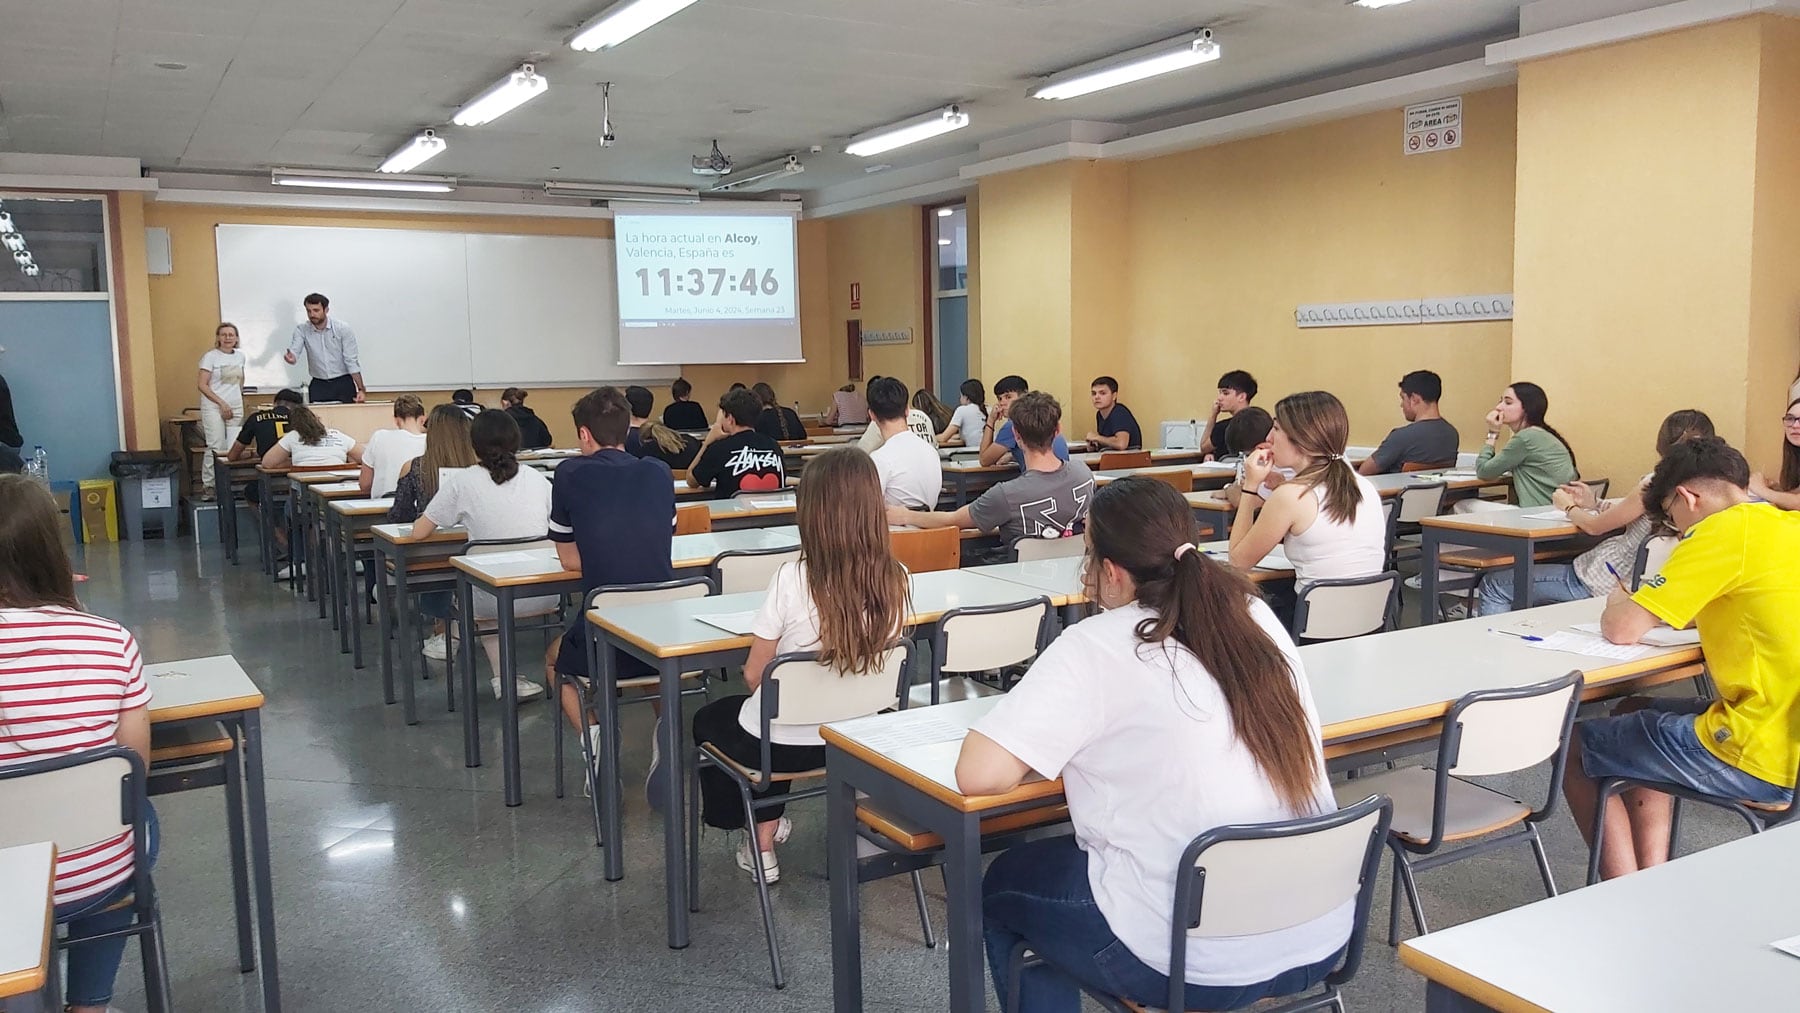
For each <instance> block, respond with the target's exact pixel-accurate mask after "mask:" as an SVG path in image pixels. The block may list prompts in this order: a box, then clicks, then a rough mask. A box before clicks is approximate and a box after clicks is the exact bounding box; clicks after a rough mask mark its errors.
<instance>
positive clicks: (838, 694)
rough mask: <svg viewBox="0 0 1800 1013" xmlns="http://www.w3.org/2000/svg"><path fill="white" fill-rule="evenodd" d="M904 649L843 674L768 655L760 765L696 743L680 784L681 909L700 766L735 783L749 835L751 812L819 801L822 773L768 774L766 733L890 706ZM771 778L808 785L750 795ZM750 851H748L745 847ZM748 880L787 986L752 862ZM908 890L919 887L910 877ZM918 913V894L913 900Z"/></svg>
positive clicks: (810, 661) (694, 851)
mask: <svg viewBox="0 0 1800 1013" xmlns="http://www.w3.org/2000/svg"><path fill="white" fill-rule="evenodd" d="M911 662H912V644H911V643H910V642H908V641H905V640H902V641H900V642H899V643H897V644H896V645H895V646H893V647H892V648H890V649H889V650H888V652H887V655H886V656H885V657H883V658H882V660H881V664H880V665H879V666H878V667H876V668H875V669H873V670H871V671H869V672H866V673H864V674H862V675H846V674H843V673H841V672H839V671H838V670H837V669H835V668H829V667H827V666H825V665H821V664H820V663H819V660H818V655H817V654H816V653H810V652H808V653H797V654H795V653H790V654H780V655H776V656H775V658H774V660H772V661H770V662H769V667H768V669H767V670H766V671H765V672H764V673H763V679H762V685H761V689H762V693H761V697H760V699H761V703H762V714H761V717H760V718H759V723H760V736H759V737H760V738H761V740H762V756H761V762H759V763H758V764H757V765H756V766H754V767H752V766H750V765H748V764H744V763H739V762H738V761H736V760H733V759H732V758H731V757H729V756H726V755H725V753H724V752H723V751H721V750H720V749H719V748H718V747H717V746H714V745H713V744H712V743H710V742H699V743H696V744H695V746H696V749H695V761H696V762H695V764H694V766H693V768H692V773H691V774H690V777H692V778H693V780H692V781H690V783H689V784H688V835H689V836H688V909H689V910H690V911H699V910H700V785H699V784H698V779H699V777H700V771H701V769H703V768H706V767H711V768H713V769H715V770H718V771H719V772H721V773H723V774H724V775H725V776H726V777H729V778H731V780H732V782H733V783H735V784H736V785H737V789H738V797H739V798H740V799H741V800H742V801H743V803H744V826H745V830H746V832H747V833H754V830H753V829H751V828H754V827H755V826H756V822H757V820H756V814H757V812H758V811H759V810H762V809H767V808H770V807H772V806H777V805H791V804H792V803H794V802H799V801H804V800H806V799H811V798H820V797H823V796H824V794H825V783H824V777H825V768H824V767H823V766H820V767H815V768H813V769H811V770H801V771H775V770H772V769H770V768H771V766H772V761H771V760H770V757H769V742H770V740H769V733H770V729H771V728H772V727H773V726H775V725H821V724H828V723H830V722H832V721H845V720H848V719H850V718H858V717H863V716H864V715H868V714H875V713H878V712H880V711H884V710H888V709H890V708H893V707H897V706H899V704H900V701H901V700H902V699H904V697H905V694H906V681H907V678H908V676H909V674H910V672H911ZM776 781H784V782H787V783H789V784H796V783H798V782H803V781H804V782H811V783H810V784H808V785H807V786H806V787H804V788H799V789H798V790H790V791H789V793H788V794H786V795H777V796H771V797H769V798H757V797H756V796H754V795H753V794H751V792H752V791H753V790H754V789H756V788H760V787H762V786H764V785H768V784H771V783H773V782H776ZM751 850H752V851H754V850H755V846H754V845H752V847H751ZM750 866H751V871H752V873H753V875H754V877H755V879H756V897H757V901H758V902H759V903H760V904H761V905H762V919H763V934H764V936H765V937H766V939H767V941H768V945H769V969H770V971H771V972H772V974H773V976H774V979H775V987H776V988H782V987H783V986H785V985H786V984H787V979H786V977H785V976H784V975H783V974H782V970H781V949H780V945H779V944H778V943H777V942H776V940H775V912H774V909H773V908H772V907H771V906H770V904H769V884H768V882H767V881H766V880H764V879H763V868H762V862H760V861H752V862H751V863H750ZM913 885H914V889H915V890H916V891H917V890H920V887H919V884H918V880H917V878H915V879H914V881H913ZM919 903H920V910H921V913H922V912H923V910H924V906H923V905H924V901H923V896H922V891H921V892H920V896H919Z"/></svg>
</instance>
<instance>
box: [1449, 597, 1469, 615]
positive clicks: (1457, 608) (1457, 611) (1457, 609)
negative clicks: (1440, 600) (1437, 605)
mask: <svg viewBox="0 0 1800 1013" xmlns="http://www.w3.org/2000/svg"><path fill="white" fill-rule="evenodd" d="M1444 618H1445V619H1467V618H1469V605H1468V603H1467V602H1460V601H1459V602H1457V603H1456V604H1454V605H1452V606H1450V607H1449V608H1447V609H1445V610H1444Z"/></svg>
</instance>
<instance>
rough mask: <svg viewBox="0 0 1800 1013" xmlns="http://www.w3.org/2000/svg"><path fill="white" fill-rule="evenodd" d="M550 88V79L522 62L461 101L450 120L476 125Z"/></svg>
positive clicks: (492, 119)
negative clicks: (516, 67) (480, 90)
mask: <svg viewBox="0 0 1800 1013" xmlns="http://www.w3.org/2000/svg"><path fill="white" fill-rule="evenodd" d="M549 90H550V82H549V81H546V80H544V79H543V78H542V77H541V76H539V74H538V72H537V68H536V67H534V66H532V65H531V64H529V63H522V64H520V65H519V69H518V70H515V71H513V72H512V73H510V74H508V75H506V76H505V77H503V78H501V79H500V80H498V81H495V82H494V83H493V84H492V85H490V86H489V87H488V90H487V91H484V92H482V93H481V94H479V95H477V96H475V97H474V98H472V99H470V100H469V101H468V102H466V103H464V104H463V107H462V108H461V109H458V110H457V111H456V115H455V116H452V117H450V122H452V123H454V124H456V125H457V126H459V127H479V126H481V125H482V124H483V123H492V122H494V121H495V120H497V119H499V118H500V117H502V116H505V115H506V114H507V113H510V112H512V111H513V110H514V109H517V108H519V107H520V106H522V105H524V104H525V103H527V102H529V101H531V100H532V99H534V98H537V97H538V96H539V95H542V94H543V93H545V92H547V91H549Z"/></svg>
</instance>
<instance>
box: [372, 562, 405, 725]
mask: <svg viewBox="0 0 1800 1013" xmlns="http://www.w3.org/2000/svg"><path fill="white" fill-rule="evenodd" d="M394 569H395V570H399V569H400V568H399V567H398V566H396V567H394ZM375 618H376V634H375V635H376V636H378V637H380V638H381V697H382V699H383V700H385V701H387V702H388V703H393V702H394V593H393V592H392V591H390V590H389V589H388V586H387V552H386V551H384V550H383V549H382V548H381V542H380V541H379V540H377V541H376V542H375Z"/></svg>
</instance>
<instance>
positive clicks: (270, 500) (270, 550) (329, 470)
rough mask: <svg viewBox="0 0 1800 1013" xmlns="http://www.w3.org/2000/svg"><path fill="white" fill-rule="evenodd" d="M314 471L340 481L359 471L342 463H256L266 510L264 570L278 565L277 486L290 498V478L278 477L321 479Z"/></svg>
mask: <svg viewBox="0 0 1800 1013" xmlns="http://www.w3.org/2000/svg"><path fill="white" fill-rule="evenodd" d="M314 475H317V476H320V478H321V479H325V480H332V479H335V480H338V481H341V480H342V479H343V478H344V477H345V476H346V475H348V477H350V478H355V477H356V472H355V471H348V472H346V471H345V470H344V469H343V467H342V466H340V465H329V466H323V467H316V468H292V467H288V468H265V467H263V466H262V465H261V464H257V465H256V484H257V491H258V493H259V496H260V498H261V500H262V503H261V507H262V512H263V519H262V565H263V572H264V573H267V574H273V573H274V572H275V571H276V569H277V567H276V566H275V525H276V523H277V518H278V517H279V516H280V514H279V511H277V510H276V509H275V507H276V504H277V502H278V501H277V498H276V496H275V490H276V489H277V488H279V489H280V490H281V493H282V495H281V499H283V500H285V499H286V498H287V487H288V485H289V483H287V482H278V481H276V480H277V479H281V478H295V477H296V476H298V478H297V480H298V481H301V482H307V481H317V480H319V479H314V478H313V477H312V476H314ZM290 549H291V546H290Z"/></svg>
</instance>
